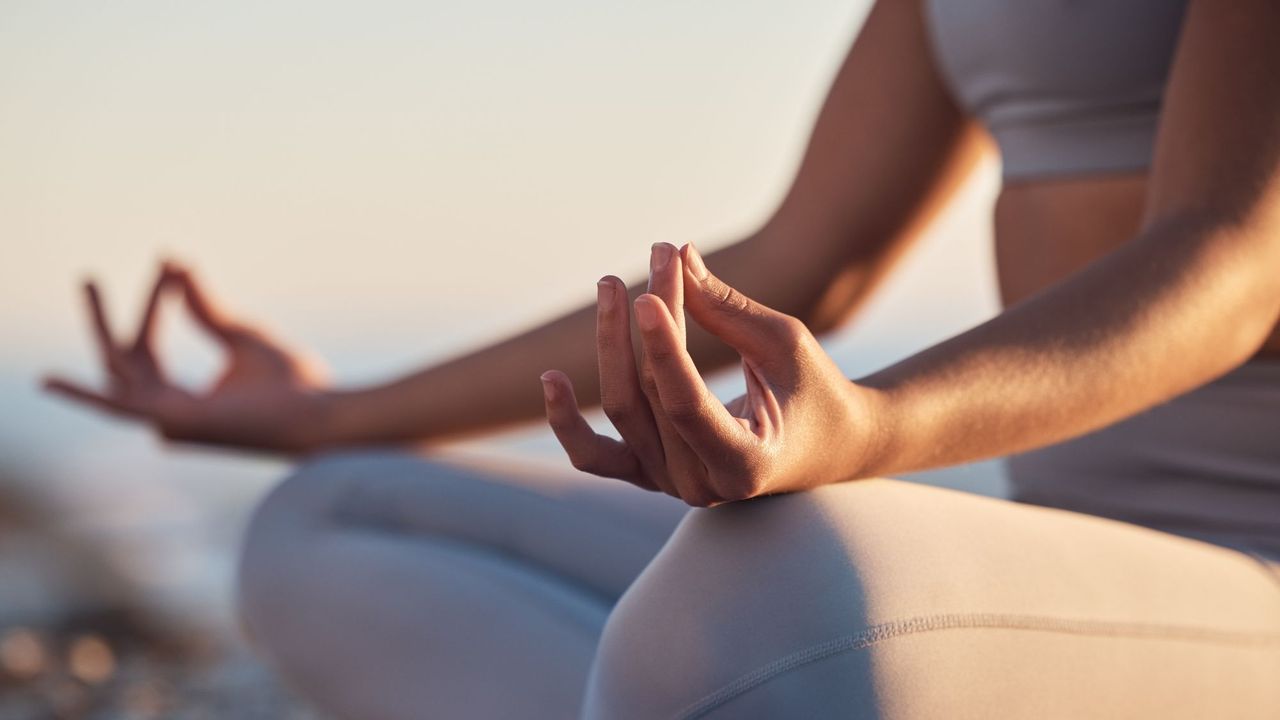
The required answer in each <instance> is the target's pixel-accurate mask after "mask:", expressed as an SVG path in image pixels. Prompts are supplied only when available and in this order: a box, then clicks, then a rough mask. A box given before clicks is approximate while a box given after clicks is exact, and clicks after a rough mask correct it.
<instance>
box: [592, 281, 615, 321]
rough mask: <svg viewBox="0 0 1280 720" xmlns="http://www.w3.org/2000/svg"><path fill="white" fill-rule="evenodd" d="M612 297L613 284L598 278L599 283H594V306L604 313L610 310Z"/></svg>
mask: <svg viewBox="0 0 1280 720" xmlns="http://www.w3.org/2000/svg"><path fill="white" fill-rule="evenodd" d="M613 295H614V290H613V282H612V281H611V280H609V278H607V277H604V278H600V282H598V283H596V305H598V306H599V307H600V309H601V310H604V311H606V312H608V311H609V310H612V309H613Z"/></svg>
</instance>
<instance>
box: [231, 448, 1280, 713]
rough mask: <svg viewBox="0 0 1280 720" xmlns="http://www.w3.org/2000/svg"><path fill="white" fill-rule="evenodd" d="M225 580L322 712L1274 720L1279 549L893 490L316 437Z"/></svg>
mask: <svg viewBox="0 0 1280 720" xmlns="http://www.w3.org/2000/svg"><path fill="white" fill-rule="evenodd" d="M673 531H674V533H673ZM240 581H241V583H240V600H241V608H242V615H243V618H244V622H245V626H246V628H247V630H248V632H249V634H250V636H251V637H252V639H253V640H254V641H255V643H256V644H257V646H258V647H259V648H260V649H261V651H262V652H263V653H264V654H265V655H266V656H267V657H268V658H269V659H270V660H271V661H272V662H273V663H274V664H275V665H276V666H277V667H278V668H279V669H280V671H281V672H282V673H284V675H285V676H286V677H287V678H288V679H289V680H290V681H291V682H292V683H293V684H294V685H295V686H296V687H297V688H298V689H299V690H300V691H302V692H303V693H304V694H306V695H307V696H308V697H309V698H311V699H312V700H313V701H314V702H315V703H316V704H317V705H318V706H320V707H321V708H323V709H325V710H327V711H328V712H330V713H332V714H334V715H336V716H337V717H340V718H351V719H358V720H401V719H404V720H408V719H410V718H412V719H414V720H418V719H421V718H557V719H567V718H574V717H582V718H587V719H589V720H596V719H598V718H610V719H612V718H624V719H625V718H637V719H639V718H644V719H646V720H652V719H658V718H695V717H697V718H717V719H720V718H734V719H738V718H742V719H745V720H749V719H751V718H793V717H794V718H827V717H839V718H859V719H861V718H893V719H895V720H906V719H911V720H916V719H923V718H941V717H946V718H996V717H998V718H1080V717H1090V718H1110V717H1115V718H1121V717H1123V718H1136V717H1159V718H1170V719H1172V718H1209V717H1214V718H1228V717H1230V718H1268V719H1272V720H1274V718H1276V717H1280V574H1278V573H1277V567H1276V566H1270V565H1268V564H1266V563H1264V562H1261V561H1259V560H1257V559H1255V558H1252V557H1250V556H1248V555H1246V554H1244V553H1241V552H1238V551H1235V550H1231V549H1227V548H1223V547H1219V546H1216V545H1211V544H1207V543H1203V542H1199V541H1196V540H1190V539H1186V538H1182V537H1177V536H1174V535H1168V534H1165V533H1161V532H1158V531H1154V530H1149V529H1145V528H1141V527H1138V526H1135V525H1129V524H1125V523H1121V522H1116V521H1112V520H1106V519H1102V518H1097V517H1093V516H1089V515H1082V514H1077V513H1072V512H1067V511H1063V510H1055V509H1049V508H1042V507H1035V506H1030V505H1021V504H1017V503H1013V502H1009V501H1004V500H994V499H990V498H983V497H978V496H973V495H968V494H964V493H959V492H954V491H949V490H943V489H938V488H932V487H926V486H922V485H917V484H912V483H906V482H898V481H892V480H869V481H859V482H853V483H844V484H840V485H833V486H828V487H825V488H821V489H819V490H815V491H810V492H805V493H799V494H794V495H786V496H778V497H772V498H764V499H760V500H754V501H749V502H744V503H733V504H729V505H725V506H721V507H718V508H714V509H710V510H692V511H690V510H688V509H687V508H686V507H685V506H683V505H682V504H681V503H679V502H677V501H675V500H673V499H671V498H668V497H666V496H662V495H657V494H651V493H646V492H644V491H641V490H638V489H635V488H632V487H630V486H628V485H625V484H623V483H618V482H614V481H610V480H603V479H600V478H595V477H589V476H577V475H567V476H535V475H529V474H521V473H515V472H508V473H498V472H494V471H482V470H477V469H469V468H465V467H461V466H457V465H448V464H444V463H441V462H435V461H429V460H424V459H422V458H418V457H414V456H411V455H407V454H395V453H384V452H360V453H346V454H341V455H333V456H329V457H326V458H322V459H318V460H313V461H310V462H308V463H306V464H304V465H303V466H302V467H301V468H300V469H299V470H298V471H297V472H296V473H295V474H294V475H293V476H292V477H291V478H289V479H288V480H287V481H285V482H284V483H283V484H282V485H281V486H280V487H279V488H278V489H277V490H275V491H274V492H273V493H272V494H271V495H270V496H269V497H268V498H267V500H265V501H264V503H263V504H262V506H261V508H260V509H259V511H258V513H257V515H256V516H255V518H254V520H253V522H252V524H251V527H250V529H249V533H248V538H247V542H246V548H245V553H244V558H243V562H242V565H241V575H240Z"/></svg>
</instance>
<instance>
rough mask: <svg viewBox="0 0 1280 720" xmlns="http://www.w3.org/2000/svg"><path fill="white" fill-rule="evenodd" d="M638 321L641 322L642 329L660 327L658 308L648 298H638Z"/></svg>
mask: <svg viewBox="0 0 1280 720" xmlns="http://www.w3.org/2000/svg"><path fill="white" fill-rule="evenodd" d="M636 322H638V323H640V328H641V329H642V330H652V329H654V328H656V327H658V310H657V308H655V307H654V306H653V304H652V302H651V301H649V300H648V299H646V298H643V297H642V298H639V299H637V300H636Z"/></svg>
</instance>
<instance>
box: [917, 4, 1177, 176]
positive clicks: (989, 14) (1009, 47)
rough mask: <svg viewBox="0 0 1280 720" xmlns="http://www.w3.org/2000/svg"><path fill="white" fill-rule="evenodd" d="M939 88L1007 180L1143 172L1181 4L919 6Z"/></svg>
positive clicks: (1171, 57) (1148, 157) (1167, 73)
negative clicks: (977, 126)
mask: <svg viewBox="0 0 1280 720" xmlns="http://www.w3.org/2000/svg"><path fill="white" fill-rule="evenodd" d="M925 3H926V6H927V7H926V24H927V25H928V32H929V35H930V38H931V41H932V44H933V48H934V55H935V58H936V60H937V62H938V65H939V67H940V69H941V72H942V74H943V77H944V78H945V80H946V82H947V83H948V84H949V86H950V87H951V90H952V92H953V93H954V94H955V96H956V98H957V100H958V102H959V103H960V105H961V106H962V107H964V108H965V109H966V110H967V111H968V112H969V113H971V114H972V115H973V116H975V117H976V118H978V119H979V120H980V121H981V122H982V123H983V124H984V125H985V126H986V127H987V129H988V130H989V131H990V132H991V134H992V136H993V137H994V138H995V141H996V144H997V146H998V147H999V148H1000V155H1001V158H1002V160H1003V163H1004V171H1003V172H1004V178H1005V179H1006V180H1019V179H1031V178H1040V177H1047V176H1057V175H1078V174H1091V173H1106V172H1123V171H1131V170H1142V169H1145V168H1147V167H1148V166H1149V165H1150V163H1151V155H1152V151H1153V147H1154V144H1155V135H1156V126H1157V124H1158V120H1159V116H1160V105H1161V100H1162V97H1163V94H1164V86H1165V82H1166V80H1167V79H1168V75H1169V66H1170V64H1171V63H1172V61H1173V54H1174V51H1175V48H1176V46H1177V42H1178V36H1179V33H1180V30H1181V27H1182V17H1183V13H1184V10H1185V9H1186V2H1185V0H925Z"/></svg>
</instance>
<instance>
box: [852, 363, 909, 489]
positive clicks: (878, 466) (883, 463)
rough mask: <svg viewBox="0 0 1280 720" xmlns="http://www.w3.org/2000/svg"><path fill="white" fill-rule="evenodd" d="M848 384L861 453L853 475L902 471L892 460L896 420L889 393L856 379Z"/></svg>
mask: <svg viewBox="0 0 1280 720" xmlns="http://www.w3.org/2000/svg"><path fill="white" fill-rule="evenodd" d="M849 387H850V390H851V392H852V394H853V396H854V401H853V402H854V404H855V417H857V418H858V424H859V427H857V428H855V430H854V431H855V433H857V435H858V436H860V438H861V443H859V444H860V445H861V448H860V450H861V455H860V457H859V458H858V460H857V462H856V464H855V468H856V473H855V475H854V477H855V478H856V479H863V478H871V477H882V476H885V475H889V474H892V473H896V472H901V471H902V468H898V467H895V463H894V462H893V457H894V456H895V449H894V448H895V445H896V439H897V430H896V428H897V423H896V422H895V420H894V404H893V402H892V397H891V395H890V393H889V392H888V391H886V390H883V389H880V388H875V387H871V386H868V385H862V384H859V383H857V382H854V381H850V382H849Z"/></svg>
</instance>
